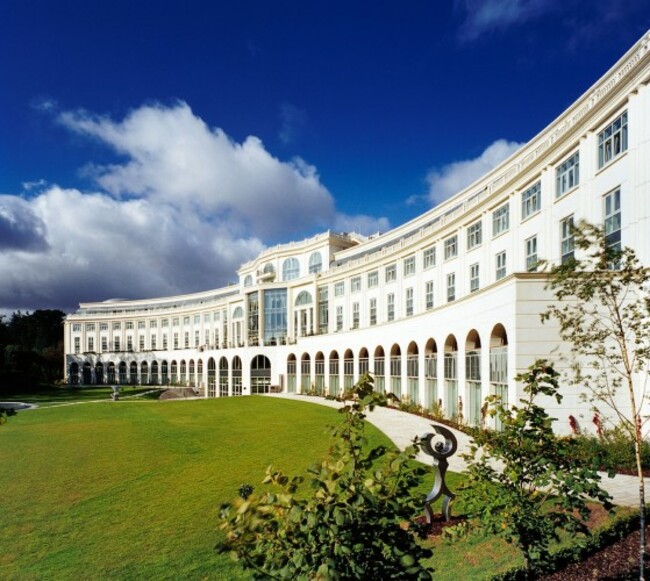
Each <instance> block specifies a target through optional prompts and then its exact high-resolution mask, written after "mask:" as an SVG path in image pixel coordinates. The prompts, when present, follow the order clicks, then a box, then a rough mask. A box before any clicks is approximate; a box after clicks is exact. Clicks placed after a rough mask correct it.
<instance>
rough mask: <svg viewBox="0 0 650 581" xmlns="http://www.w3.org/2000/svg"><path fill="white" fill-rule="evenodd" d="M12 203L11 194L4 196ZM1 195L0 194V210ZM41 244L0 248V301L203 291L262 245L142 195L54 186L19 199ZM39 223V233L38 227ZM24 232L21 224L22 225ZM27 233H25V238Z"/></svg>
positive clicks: (72, 301)
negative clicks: (33, 248)
mask: <svg viewBox="0 0 650 581" xmlns="http://www.w3.org/2000/svg"><path fill="white" fill-rule="evenodd" d="M6 198H8V199H9V201H10V202H11V203H12V204H14V205H15V202H16V201H17V200H18V199H17V198H15V197H6ZM6 201H7V200H6V199H4V198H3V199H0V208H3V207H4V205H3V204H4V203H5V202H6ZM21 202H22V205H23V206H24V213H25V214H29V215H31V216H33V219H32V221H31V222H30V223H29V225H31V226H34V225H35V226H36V228H35V229H34V231H33V232H34V233H33V236H34V237H36V236H37V234H38V233H41V234H42V235H43V237H44V243H43V244H41V245H40V246H39V247H38V248H37V249H36V250H38V251H33V252H30V253H26V252H25V249H24V248H23V247H21V246H18V245H14V246H13V247H7V246H5V247H4V248H2V252H0V272H2V273H3V276H2V280H0V304H1V305H3V306H6V307H7V308H10V309H18V308H22V309H25V308H28V309H33V308H34V307H35V306H36V307H42V308H47V307H52V308H55V307H56V308H65V309H67V310H72V309H74V308H75V307H76V304H77V302H83V301H96V300H104V299H107V298H111V297H116V296H118V297H129V298H139V297H151V296H165V295H170V294H177V293H185V292H193V291H199V290H208V289H210V288H215V287H217V286H220V285H221V284H222V283H223V282H224V281H225V280H229V279H232V278H233V277H234V273H235V270H236V269H237V267H238V266H239V265H240V264H241V263H242V262H244V261H246V260H248V259H250V258H251V257H253V256H255V255H256V254H257V253H259V252H260V251H261V250H262V249H263V248H264V245H263V243H262V242H261V241H260V240H259V239H257V238H255V237H238V236H237V235H236V234H235V233H233V232H232V231H231V230H230V229H229V227H228V225H227V224H219V225H215V224H213V223H211V222H210V221H208V220H205V219H202V217H201V216H200V215H198V214H192V213H189V212H184V211H182V210H180V209H178V208H175V207H174V206H172V205H169V204H153V203H152V202H150V201H149V200H142V199H135V200H116V199H114V198H113V197H111V196H109V195H106V194H103V193H82V192H80V191H79V190H76V189H63V188H60V187H57V186H54V187H51V188H50V189H48V190H46V191H44V192H42V193H40V194H39V195H38V196H36V197H34V198H32V199H30V200H27V201H21ZM45 222H47V229H46V230H44V231H41V229H39V227H38V225H41V224H44V223H45ZM25 230H28V228H25ZM25 237H26V238H28V239H29V236H27V235H26V236H25Z"/></svg>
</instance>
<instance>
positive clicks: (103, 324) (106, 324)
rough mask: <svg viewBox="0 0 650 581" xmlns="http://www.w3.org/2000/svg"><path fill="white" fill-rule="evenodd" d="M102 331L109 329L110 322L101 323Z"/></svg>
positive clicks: (100, 328)
mask: <svg viewBox="0 0 650 581" xmlns="http://www.w3.org/2000/svg"><path fill="white" fill-rule="evenodd" d="M99 330H100V331H108V323H99Z"/></svg>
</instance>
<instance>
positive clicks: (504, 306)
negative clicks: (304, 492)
mask: <svg viewBox="0 0 650 581" xmlns="http://www.w3.org/2000/svg"><path fill="white" fill-rule="evenodd" d="M649 82H650V32H649V33H646V35H644V37H643V38H642V39H641V40H639V41H638V42H637V43H636V44H635V45H634V46H633V47H632V48H631V49H630V50H629V51H628V52H627V53H626V54H625V55H624V56H623V57H622V58H621V59H620V60H619V61H618V62H617V63H616V64H615V65H614V66H613V67H612V68H611V69H610V70H609V71H608V72H607V73H606V74H605V75H604V76H603V78H602V79H600V80H599V81H598V82H597V83H596V84H595V85H594V86H593V87H591V88H590V89H589V90H588V91H587V92H586V93H585V94H584V95H582V96H581V97H580V98H579V99H578V100H577V101H576V102H575V103H574V104H573V105H571V107H569V108H568V109H567V110H566V111H564V112H563V113H562V114H561V115H560V116H559V117H558V118H557V119H556V120H555V121H554V122H553V123H552V124H551V125H549V126H548V127H547V128H546V129H544V130H543V131H542V132H540V133H539V134H538V135H537V136H536V137H534V138H533V139H532V140H531V141H530V142H529V143H528V144H526V145H525V146H524V147H522V148H521V149H520V150H519V151H518V152H516V153H515V154H514V155H512V156H511V157H510V158H508V159H507V160H506V161H504V162H503V163H501V164H500V165H499V166H498V167H496V168H495V169H493V170H492V171H491V172H489V173H488V174H486V175H485V176H483V177H482V178H481V179H479V180H477V181H476V182H474V183H473V184H472V185H471V186H469V187H468V188H466V189H464V190H463V191H461V192H458V193H457V194H456V195H455V196H453V197H452V198H450V199H449V200H447V201H445V202H444V203H442V204H440V205H439V206H437V207H435V208H433V209H432V210H430V211H428V212H426V213H425V214H422V215H421V216H419V217H417V218H415V219H414V220H411V221H410V222H408V223H406V224H403V225H401V226H399V227H397V228H395V229H393V230H391V231H389V232H386V233H384V234H381V235H375V236H370V237H362V236H359V235H355V234H335V233H332V232H326V233H323V234H319V235H317V236H314V237H312V238H309V239H307V240H304V241H300V242H293V243H290V244H283V245H280V246H276V247H274V248H269V249H267V250H265V251H264V252H263V253H261V254H260V255H259V256H258V257H257V258H255V259H254V260H252V261H250V262H248V263H246V264H244V265H242V266H241V268H240V269H239V271H238V273H237V274H238V280H239V282H238V284H236V285H233V286H228V287H225V288H221V289H216V290H210V291H206V292H201V293H196V294H191V295H183V296H174V297H165V298H156V299H151V300H133V301H131V300H114V301H106V302H98V303H83V304H81V305H80V308H79V309H78V310H77V312H75V313H74V314H71V315H69V316H68V317H67V318H66V322H65V352H66V356H65V374H66V378H67V379H68V381H69V382H71V383H87V384H88V383H90V384H92V383H111V384H115V383H123V384H171V385H179V386H192V387H194V388H195V389H196V390H197V391H198V393H200V394H202V395H204V396H205V397H225V396H233V395H246V394H254V393H264V392H268V391H270V390H283V391H287V392H297V393H300V392H303V393H304V392H308V391H315V392H319V393H325V394H337V393H339V392H340V391H341V390H343V389H344V388H346V387H348V386H351V385H352V384H353V383H354V382H355V381H356V380H357V379H358V377H359V376H360V375H362V374H363V373H364V372H366V371H371V372H372V373H373V374H374V377H375V383H376V387H377V389H381V390H385V391H390V392H393V393H395V394H397V395H399V396H401V397H403V398H404V397H406V398H409V399H410V400H411V401H414V402H417V403H420V404H422V405H424V406H427V407H430V406H433V405H439V406H441V407H442V409H443V410H444V413H445V414H446V415H447V416H454V415H459V414H462V416H463V418H464V419H465V420H467V421H469V422H471V423H478V422H479V421H480V413H481V406H482V403H483V400H484V398H485V397H486V396H487V395H489V394H493V393H497V394H500V395H501V396H502V397H503V398H505V399H506V400H507V401H510V402H516V401H517V399H518V396H519V393H518V389H519V386H518V385H517V384H516V382H515V380H514V377H515V375H517V374H518V373H519V372H521V371H523V370H525V369H526V368H527V367H528V366H529V365H530V364H531V363H532V362H533V361H534V360H535V359H537V358H539V357H549V356H552V354H553V353H556V352H557V351H558V349H559V350H562V349H563V348H565V347H566V346H563V345H562V344H561V343H560V341H559V338H558V333H557V329H556V328H554V327H553V326H552V325H551V324H548V323H547V324H545V325H541V323H540V313H541V312H543V311H544V310H545V309H546V307H547V305H548V304H549V302H550V301H551V297H550V295H549V293H548V292H547V291H546V290H545V289H544V286H545V277H544V275H543V274H542V273H539V272H537V266H538V261H539V260H541V259H546V260H550V261H552V262H560V261H562V260H566V259H567V258H568V257H570V256H572V253H573V252H574V249H573V240H572V237H571V228H570V226H571V224H572V223H574V222H578V221H579V220H581V219H586V220H588V221H590V222H593V223H598V224H604V226H605V228H606V230H607V234H608V236H609V237H610V239H611V240H612V243H620V244H623V245H625V246H631V247H633V248H634V249H635V250H636V252H637V254H638V256H639V258H640V259H641V261H642V262H643V263H644V264H647V265H650V235H649V234H648V233H649V232H650V224H649V220H650V207H649V206H650V87H649V86H648V83H649ZM573 389H574V388H570V387H569V388H567V389H565V391H564V400H563V404H562V407H561V408H557V409H555V413H554V415H555V416H557V417H558V418H559V419H560V420H561V423H562V421H563V420H566V419H567V417H568V415H569V414H573V415H576V414H580V413H583V412H584V413H585V414H586V413H588V408H587V407H586V404H581V403H580V398H579V394H578V392H577V389H576V390H575V391H572V390H573ZM549 407H552V404H550V403H549ZM564 423H566V422H564ZM567 429H568V428H567Z"/></svg>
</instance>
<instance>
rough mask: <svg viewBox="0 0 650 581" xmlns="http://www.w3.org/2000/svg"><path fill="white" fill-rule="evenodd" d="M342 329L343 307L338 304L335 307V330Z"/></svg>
mask: <svg viewBox="0 0 650 581" xmlns="http://www.w3.org/2000/svg"><path fill="white" fill-rule="evenodd" d="M341 329H343V307H342V306H341V305H339V306H338V307H336V330H337V331H340V330H341Z"/></svg>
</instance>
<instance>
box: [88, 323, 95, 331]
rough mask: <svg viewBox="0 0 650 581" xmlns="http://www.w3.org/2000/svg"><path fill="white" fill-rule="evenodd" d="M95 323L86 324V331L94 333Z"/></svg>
mask: <svg viewBox="0 0 650 581" xmlns="http://www.w3.org/2000/svg"><path fill="white" fill-rule="evenodd" d="M94 330H95V323H86V331H94Z"/></svg>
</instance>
